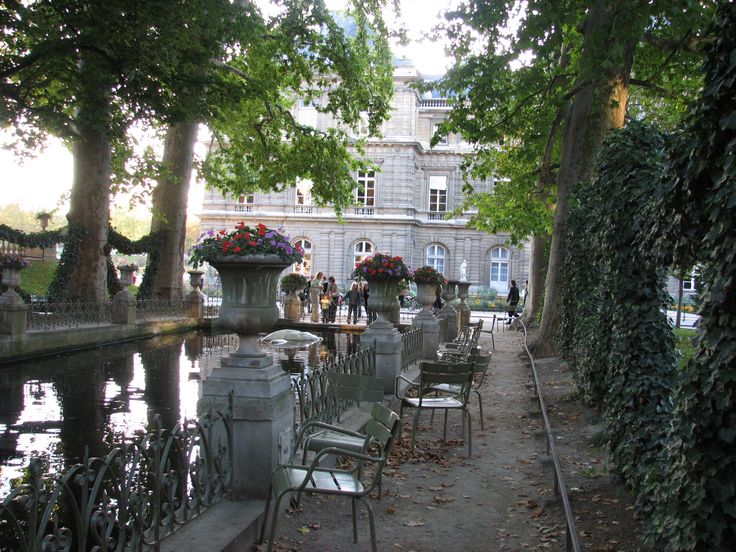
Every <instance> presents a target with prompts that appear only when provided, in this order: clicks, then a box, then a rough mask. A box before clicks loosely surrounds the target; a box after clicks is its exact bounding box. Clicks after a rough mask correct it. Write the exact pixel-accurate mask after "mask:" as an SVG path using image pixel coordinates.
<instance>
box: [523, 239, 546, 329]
mask: <svg viewBox="0 0 736 552" xmlns="http://www.w3.org/2000/svg"><path fill="white" fill-rule="evenodd" d="M548 240H549V236H547V235H545V236H532V253H531V262H530V263H529V285H528V286H527V292H526V299H525V300H524V314H523V318H522V320H523V321H524V324H526V325H527V326H529V325H531V324H534V322H535V320H536V319H537V315H538V314H539V312H540V310H541V306H542V297H543V293H544V268H545V265H544V250H545V248H546V247H547V241H548Z"/></svg>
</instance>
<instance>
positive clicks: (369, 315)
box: [363, 282, 375, 324]
mask: <svg viewBox="0 0 736 552" xmlns="http://www.w3.org/2000/svg"><path fill="white" fill-rule="evenodd" d="M369 296H370V293H369V289H368V282H366V283H365V284H363V306H364V307H365V318H366V324H370V323H371V322H373V321H374V320H375V318H374V316H375V314H374V313H373V312H372V311H371V309H370V307H369V306H368V297H369Z"/></svg>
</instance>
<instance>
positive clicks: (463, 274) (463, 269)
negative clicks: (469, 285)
mask: <svg viewBox="0 0 736 552" xmlns="http://www.w3.org/2000/svg"><path fill="white" fill-rule="evenodd" d="M460 281H461V282H467V281H468V262H467V261H466V260H465V259H463V262H461V263H460Z"/></svg>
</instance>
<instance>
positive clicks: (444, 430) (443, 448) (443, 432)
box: [442, 408, 447, 453]
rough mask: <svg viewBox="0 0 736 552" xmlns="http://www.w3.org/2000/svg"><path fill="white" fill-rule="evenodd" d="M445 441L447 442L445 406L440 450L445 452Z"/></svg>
mask: <svg viewBox="0 0 736 552" xmlns="http://www.w3.org/2000/svg"><path fill="white" fill-rule="evenodd" d="M445 443H447V409H446V408H445V425H444V427H443V429H442V452H443V453H444V452H445Z"/></svg>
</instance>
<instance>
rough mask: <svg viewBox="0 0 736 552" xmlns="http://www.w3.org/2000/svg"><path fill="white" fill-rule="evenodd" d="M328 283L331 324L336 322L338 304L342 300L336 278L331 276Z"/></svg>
mask: <svg viewBox="0 0 736 552" xmlns="http://www.w3.org/2000/svg"><path fill="white" fill-rule="evenodd" d="M327 282H328V283H327V296H328V297H329V298H330V312H329V319H330V322H334V321H335V317H336V316H337V302H338V299H339V298H340V290H339V289H338V287H337V283H336V282H335V277H334V276H330V278H329V280H328V281H327Z"/></svg>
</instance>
